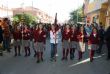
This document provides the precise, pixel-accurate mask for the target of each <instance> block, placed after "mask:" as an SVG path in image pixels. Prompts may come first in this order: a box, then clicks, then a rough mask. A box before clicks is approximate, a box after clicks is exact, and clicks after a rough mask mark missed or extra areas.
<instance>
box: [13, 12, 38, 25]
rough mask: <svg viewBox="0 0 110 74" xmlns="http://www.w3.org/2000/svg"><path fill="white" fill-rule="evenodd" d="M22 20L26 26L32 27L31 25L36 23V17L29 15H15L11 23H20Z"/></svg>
mask: <svg viewBox="0 0 110 74" xmlns="http://www.w3.org/2000/svg"><path fill="white" fill-rule="evenodd" d="M22 20H24V22H25V23H26V25H33V23H35V22H36V20H37V17H35V16H32V15H31V14H25V13H23V14H16V15H15V16H13V21H14V22H20V21H22Z"/></svg>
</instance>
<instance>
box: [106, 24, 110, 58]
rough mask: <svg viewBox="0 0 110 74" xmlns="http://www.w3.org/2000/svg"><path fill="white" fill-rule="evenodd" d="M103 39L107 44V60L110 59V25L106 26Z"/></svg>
mask: <svg viewBox="0 0 110 74" xmlns="http://www.w3.org/2000/svg"><path fill="white" fill-rule="evenodd" d="M105 39H106V45H107V49H108V56H107V60H110V26H109V27H108V28H107V30H106V32H105Z"/></svg>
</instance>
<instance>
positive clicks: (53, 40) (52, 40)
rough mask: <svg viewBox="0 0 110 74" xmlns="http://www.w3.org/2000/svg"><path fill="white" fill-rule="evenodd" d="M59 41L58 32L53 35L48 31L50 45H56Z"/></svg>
mask: <svg viewBox="0 0 110 74" xmlns="http://www.w3.org/2000/svg"><path fill="white" fill-rule="evenodd" d="M58 41H59V31H56V32H55V33H54V32H53V31H52V30H50V43H54V44H56V43H58Z"/></svg>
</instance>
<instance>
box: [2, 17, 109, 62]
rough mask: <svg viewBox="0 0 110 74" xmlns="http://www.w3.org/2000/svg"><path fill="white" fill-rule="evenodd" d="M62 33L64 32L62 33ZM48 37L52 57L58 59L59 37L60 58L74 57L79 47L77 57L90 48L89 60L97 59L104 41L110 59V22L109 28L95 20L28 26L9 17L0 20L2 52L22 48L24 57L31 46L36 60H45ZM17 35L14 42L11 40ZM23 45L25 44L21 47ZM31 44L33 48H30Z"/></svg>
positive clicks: (27, 54)
mask: <svg viewBox="0 0 110 74" xmlns="http://www.w3.org/2000/svg"><path fill="white" fill-rule="evenodd" d="M60 35H61V36H60ZM47 38H49V40H50V45H51V51H50V52H51V55H50V60H51V61H56V60H57V57H56V54H57V45H58V44H59V39H61V42H62V58H61V60H62V61H63V60H68V55H69V54H70V60H73V59H74V57H75V55H74V53H75V51H78V60H81V59H82V58H83V53H85V52H86V50H87V49H89V57H90V61H91V62H92V61H93V60H94V54H95V52H97V53H99V54H101V53H102V46H103V44H106V45H107V49H108V54H107V59H108V60H109V59H110V26H109V27H108V29H107V30H105V29H104V28H103V25H102V23H100V26H98V27H97V26H95V25H94V24H91V25H90V24H86V25H77V26H76V25H69V24H64V25H62V26H61V25H57V24H51V25H47V26H46V25H44V24H42V23H39V24H36V25H35V26H28V25H26V24H25V22H22V23H14V24H12V25H11V24H10V22H9V19H7V18H4V19H3V20H0V55H1V56H2V55H3V51H7V52H11V51H10V49H11V48H12V47H13V48H14V56H15V57H16V56H21V50H24V53H25V55H24V56H25V57H28V56H30V55H31V49H33V51H34V52H35V54H34V57H36V58H37V63H39V62H41V61H43V60H44V58H43V54H44V50H45V49H46V44H47V42H46V39H47ZM12 39H14V41H13V45H12V46H11V40H12ZM22 47H23V48H22ZM30 47H31V48H30Z"/></svg>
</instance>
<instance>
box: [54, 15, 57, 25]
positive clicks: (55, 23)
mask: <svg viewBox="0 0 110 74" xmlns="http://www.w3.org/2000/svg"><path fill="white" fill-rule="evenodd" d="M54 25H57V13H56V14H55V20H54Z"/></svg>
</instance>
